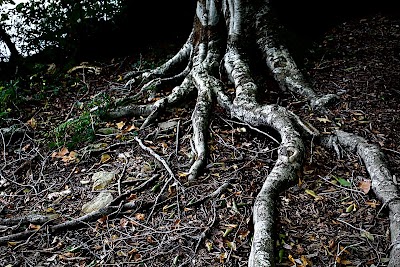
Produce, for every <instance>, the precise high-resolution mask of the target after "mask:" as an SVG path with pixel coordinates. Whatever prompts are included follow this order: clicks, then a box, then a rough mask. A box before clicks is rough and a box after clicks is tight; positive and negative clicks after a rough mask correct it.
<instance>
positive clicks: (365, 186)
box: [358, 180, 371, 194]
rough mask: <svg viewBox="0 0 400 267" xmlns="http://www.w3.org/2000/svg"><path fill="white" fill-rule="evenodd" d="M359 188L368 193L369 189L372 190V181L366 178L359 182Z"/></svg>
mask: <svg viewBox="0 0 400 267" xmlns="http://www.w3.org/2000/svg"><path fill="white" fill-rule="evenodd" d="M358 188H360V189H361V190H362V191H363V192H364V194H368V192H369V190H371V181H370V180H364V181H361V182H359V183H358Z"/></svg>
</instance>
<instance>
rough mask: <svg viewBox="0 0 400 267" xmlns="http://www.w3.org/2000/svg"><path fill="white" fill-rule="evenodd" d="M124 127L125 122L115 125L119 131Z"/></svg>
mask: <svg viewBox="0 0 400 267" xmlns="http://www.w3.org/2000/svg"><path fill="white" fill-rule="evenodd" d="M124 125H125V122H123V121H120V122H118V123H117V128H118V130H121V129H122V128H123V127H124Z"/></svg>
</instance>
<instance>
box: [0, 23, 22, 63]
mask: <svg viewBox="0 0 400 267" xmlns="http://www.w3.org/2000/svg"><path fill="white" fill-rule="evenodd" d="M0 40H1V41H3V42H4V43H5V44H6V46H7V47H8V49H9V50H10V57H9V62H10V63H15V62H16V60H17V59H18V58H19V57H20V54H19V52H18V50H17V48H16V47H15V44H14V43H13V42H12V41H11V37H10V35H8V33H7V32H6V30H5V29H4V27H3V25H2V24H0Z"/></svg>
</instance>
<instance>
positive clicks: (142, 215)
mask: <svg viewBox="0 0 400 267" xmlns="http://www.w3.org/2000/svg"><path fill="white" fill-rule="evenodd" d="M144 217H145V216H144V214H143V213H136V214H135V218H136V219H137V220H139V221H144Z"/></svg>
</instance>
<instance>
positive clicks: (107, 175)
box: [92, 171, 115, 191]
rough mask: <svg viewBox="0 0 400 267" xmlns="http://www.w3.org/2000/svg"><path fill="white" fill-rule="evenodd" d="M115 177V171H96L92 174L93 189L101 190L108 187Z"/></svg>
mask: <svg viewBox="0 0 400 267" xmlns="http://www.w3.org/2000/svg"><path fill="white" fill-rule="evenodd" d="M114 178H115V173H114V172H105V171H101V172H96V173H95V174H93V176H92V181H93V187H92V190H93V191H99V190H102V189H104V188H106V187H107V185H109V184H110V183H111V182H112V181H113V180H114Z"/></svg>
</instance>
